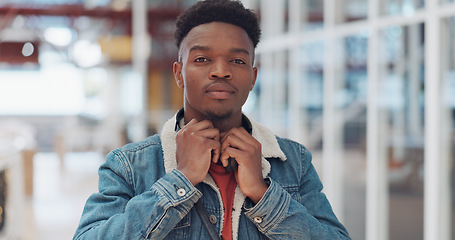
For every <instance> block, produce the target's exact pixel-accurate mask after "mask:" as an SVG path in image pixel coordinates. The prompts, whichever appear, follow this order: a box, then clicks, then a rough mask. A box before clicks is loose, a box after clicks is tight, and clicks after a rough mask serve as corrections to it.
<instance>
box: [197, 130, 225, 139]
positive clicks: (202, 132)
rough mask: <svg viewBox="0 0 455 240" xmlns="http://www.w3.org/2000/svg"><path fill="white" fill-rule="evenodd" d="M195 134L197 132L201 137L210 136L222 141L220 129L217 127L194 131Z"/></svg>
mask: <svg viewBox="0 0 455 240" xmlns="http://www.w3.org/2000/svg"><path fill="white" fill-rule="evenodd" d="M194 134H197V135H198V136H200V137H204V138H210V139H213V140H216V141H217V142H220V140H219V139H220V131H219V130H218V129H216V128H208V129H203V130H199V131H197V132H194Z"/></svg>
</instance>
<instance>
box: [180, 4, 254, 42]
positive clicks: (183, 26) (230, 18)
mask: <svg viewBox="0 0 455 240" xmlns="http://www.w3.org/2000/svg"><path fill="white" fill-rule="evenodd" d="M211 22H224V23H229V24H233V25H236V26H238V27H241V28H243V30H245V32H246V33H247V34H248V37H249V38H250V39H251V41H252V42H253V46H254V47H255V48H256V46H257V44H258V43H259V38H260V36H261V29H260V27H259V20H258V17H257V15H256V14H255V13H254V12H253V11H252V10H250V9H246V8H245V7H244V6H243V4H242V3H241V2H239V1H230V0H205V1H199V2H197V3H195V4H194V5H193V6H191V7H190V8H188V9H187V10H185V11H184V12H183V13H182V14H181V15H180V16H179V17H178V18H177V21H176V27H177V29H176V30H175V32H174V38H175V43H176V44H177V47H178V48H180V45H181V43H182V41H183V39H184V38H185V37H186V35H188V33H189V32H190V31H191V29H193V28H194V27H197V26H199V25H201V24H205V23H211Z"/></svg>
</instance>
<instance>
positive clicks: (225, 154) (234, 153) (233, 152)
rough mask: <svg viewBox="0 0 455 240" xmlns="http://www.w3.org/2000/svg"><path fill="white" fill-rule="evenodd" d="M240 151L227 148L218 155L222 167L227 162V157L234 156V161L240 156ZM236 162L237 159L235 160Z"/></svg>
mask: <svg viewBox="0 0 455 240" xmlns="http://www.w3.org/2000/svg"><path fill="white" fill-rule="evenodd" d="M240 155H241V151H240V150H238V149H235V148H227V149H226V150H225V151H224V152H223V153H222V154H221V157H220V161H221V163H222V164H223V166H224V167H227V165H228V164H229V158H230V157H231V158H234V160H235V161H237V159H239V158H240ZM237 163H238V161H237Z"/></svg>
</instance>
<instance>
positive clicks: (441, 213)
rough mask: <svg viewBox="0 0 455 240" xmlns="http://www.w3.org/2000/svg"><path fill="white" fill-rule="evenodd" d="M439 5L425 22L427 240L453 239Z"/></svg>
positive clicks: (432, 3)
mask: <svg viewBox="0 0 455 240" xmlns="http://www.w3.org/2000/svg"><path fill="white" fill-rule="evenodd" d="M438 5H439V1H436V0H434V1H427V2H426V6H427V13H426V14H427V15H426V20H425V66H426V72H425V183H424V184H425V185H424V186H425V195H424V196H425V202H424V206H425V210H424V213H425V214H424V216H425V219H424V233H425V236H424V237H425V238H424V239H425V240H431V239H438V240H448V239H449V236H450V217H449V216H448V214H447V210H448V209H450V205H449V199H448V197H449V195H448V189H449V186H448V183H449V181H448V174H446V171H447V169H444V167H445V162H446V161H447V159H446V158H444V157H445V154H444V153H443V151H444V149H443V147H441V146H443V145H444V142H443V141H442V139H443V137H442V136H443V135H442V131H443V129H442V127H441V126H442V123H443V122H442V121H441V120H442V107H441V103H442V102H441V96H442V88H441V84H442V81H441V76H442V75H441V69H440V65H441V58H440V57H441V52H442V51H441V49H440V43H441V42H440V38H441V19H440V18H439V17H436V16H439V14H438V13H439V11H438V10H439V6H438Z"/></svg>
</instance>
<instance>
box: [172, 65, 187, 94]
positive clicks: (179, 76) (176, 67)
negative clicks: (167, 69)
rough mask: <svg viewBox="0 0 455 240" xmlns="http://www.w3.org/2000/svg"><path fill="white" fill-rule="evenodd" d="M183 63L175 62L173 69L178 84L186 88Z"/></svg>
mask: <svg viewBox="0 0 455 240" xmlns="http://www.w3.org/2000/svg"><path fill="white" fill-rule="evenodd" d="M182 67H183V66H182V64H181V63H179V62H174V66H173V70H174V78H175V82H176V83H177V86H178V87H179V88H184V87H185V84H184V83H183V75H182Z"/></svg>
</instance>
